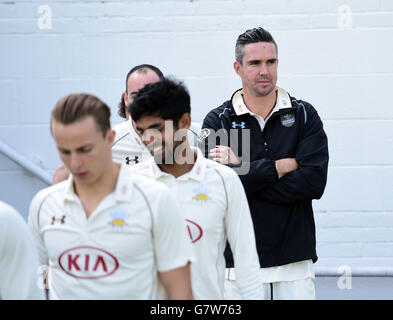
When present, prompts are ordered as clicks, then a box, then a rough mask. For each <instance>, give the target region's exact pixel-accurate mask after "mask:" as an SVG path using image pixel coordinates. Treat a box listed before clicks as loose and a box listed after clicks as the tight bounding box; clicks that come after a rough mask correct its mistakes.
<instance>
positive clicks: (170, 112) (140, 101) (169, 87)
mask: <svg viewBox="0 0 393 320" xmlns="http://www.w3.org/2000/svg"><path fill="white" fill-rule="evenodd" d="M128 112H129V113H130V115H131V118H132V119H133V120H134V121H138V120H139V119H140V118H141V117H142V116H145V115H150V116H158V117H160V118H162V119H165V120H173V121H174V122H175V123H176V122H177V121H178V120H180V118H181V117H182V116H183V114H184V113H191V105H190V94H189V93H188V90H187V88H186V87H185V86H184V84H183V83H182V82H181V81H177V80H175V79H168V78H164V79H163V80H161V81H160V82H155V83H150V84H147V85H146V86H144V87H143V88H142V89H141V90H139V91H138V93H137V94H136V96H135V98H134V101H133V102H132V103H131V104H130V106H129V108H128Z"/></svg>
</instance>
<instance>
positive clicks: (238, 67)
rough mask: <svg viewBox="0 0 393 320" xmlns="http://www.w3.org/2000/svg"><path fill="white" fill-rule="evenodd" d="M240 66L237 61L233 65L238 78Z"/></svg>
mask: <svg viewBox="0 0 393 320" xmlns="http://www.w3.org/2000/svg"><path fill="white" fill-rule="evenodd" d="M241 67H242V66H241V64H240V63H239V62H237V61H235V62H234V63H233V69H235V71H236V73H237V74H238V75H239V76H240V69H241Z"/></svg>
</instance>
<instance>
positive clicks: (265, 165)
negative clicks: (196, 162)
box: [202, 111, 278, 194]
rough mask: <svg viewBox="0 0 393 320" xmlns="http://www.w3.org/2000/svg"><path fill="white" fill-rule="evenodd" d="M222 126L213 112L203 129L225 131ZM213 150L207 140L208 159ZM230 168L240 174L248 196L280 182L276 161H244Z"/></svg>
mask: <svg viewBox="0 0 393 320" xmlns="http://www.w3.org/2000/svg"><path fill="white" fill-rule="evenodd" d="M222 125H223V124H221V121H220V119H219V117H218V115H217V114H216V113H215V112H213V111H211V112H209V113H208V115H207V116H206V117H205V119H204V121H203V124H202V128H203V129H205V128H207V129H211V130H213V131H214V132H217V131H218V130H220V129H224V128H222ZM225 130H227V132H228V131H229V129H228V128H225ZM217 144H218V141H216V145H217ZM211 148H212V145H211V139H210V140H209V139H205V145H204V152H205V157H206V158H207V157H208V155H209V150H210V149H211ZM228 167H230V168H232V169H234V170H235V171H236V173H238V175H239V178H240V180H241V182H242V184H243V186H244V189H245V190H246V192H247V193H248V194H249V193H256V192H259V191H260V190H261V189H263V188H266V187H267V186H270V185H271V184H272V183H274V182H276V181H278V173H277V169H276V165H275V160H272V159H258V160H254V161H248V162H245V161H242V162H241V163H240V164H238V165H228Z"/></svg>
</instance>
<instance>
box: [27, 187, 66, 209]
mask: <svg viewBox="0 0 393 320" xmlns="http://www.w3.org/2000/svg"><path fill="white" fill-rule="evenodd" d="M67 183H68V179H67V180H65V181H62V182H60V183H57V184H55V185H52V186H50V187H47V188H45V189H42V190H40V191H39V192H38V193H37V194H36V195H35V196H34V198H33V200H32V201H31V204H30V215H31V214H39V211H40V210H41V208H42V207H43V205H44V204H45V203H46V202H47V201H48V200H49V199H50V200H52V201H56V202H58V201H59V200H60V199H61V196H62V195H63V194H64V191H65V188H66V185H67Z"/></svg>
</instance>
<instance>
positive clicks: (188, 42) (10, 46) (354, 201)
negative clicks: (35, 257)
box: [0, 0, 393, 267]
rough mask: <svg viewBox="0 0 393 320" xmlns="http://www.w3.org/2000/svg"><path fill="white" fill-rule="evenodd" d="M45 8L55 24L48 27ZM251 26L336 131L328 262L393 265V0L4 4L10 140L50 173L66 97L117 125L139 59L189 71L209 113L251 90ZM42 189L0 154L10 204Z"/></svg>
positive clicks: (3, 73)
mask: <svg viewBox="0 0 393 320" xmlns="http://www.w3.org/2000/svg"><path fill="white" fill-rule="evenodd" d="M41 5H48V6H49V7H50V8H51V10H52V28H51V29H50V30H47V29H39V28H38V24H37V23H38V19H39V17H40V16H41V15H42V14H39V13H38V7H39V6H41ZM343 5H346V6H347V7H348V8H350V9H351V19H350V20H348V19H347V20H345V19H344V20H343V19H342V16H340V14H339V12H341V10H342V9H343V8H345V7H342V6H343ZM345 21H352V27H351V28H345V25H344V26H343V25H342V22H344V23H345ZM340 23H341V24H340ZM254 26H264V27H266V28H267V29H268V30H270V31H271V32H272V33H273V35H274V37H275V38H276V41H277V42H278V46H279V58H280V64H279V83H278V84H279V85H280V86H281V87H283V88H286V89H287V90H288V91H289V92H290V93H291V94H292V95H294V96H295V97H299V98H302V99H304V100H306V101H309V102H310V103H312V104H313V105H314V106H315V107H316V108H317V110H318V111H319V114H320V116H321V118H322V119H323V121H324V124H325V128H326V132H327V134H328V137H329V146H330V157H331V160H330V167H329V181H328V185H327V188H326V192H325V195H324V197H323V198H322V199H321V200H320V201H315V203H314V207H315V209H316V214H315V219H316V224H317V240H318V253H319V257H320V260H319V262H318V265H319V266H330V267H338V266H339V265H342V264H346V265H350V266H353V267H358V266H364V267H367V266H380V267H383V266H392V265H393V197H392V191H393V182H392V181H393V147H392V146H393V105H392V102H391V100H392V99H391V98H390V93H391V91H392V81H393V64H392V63H391V52H392V49H393V42H392V40H391V39H393V1H391V0H346V1H341V0H319V1H312V0H296V1H290V0H263V1H262V0H255V1H247V0H227V1H224V0H215V1H210V0H194V1H190V0H189V1H185V0H172V1H158V0H150V1H143V0H134V1H125V0H124V1H121V0H118V1H94V0H89V1H82V0H80V1H49V0H48V1H29V0H24V1H8V0H7V1H2V0H0V49H1V50H0V98H1V99H0V110H1V116H0V139H1V140H3V141H4V142H7V143H8V144H9V145H10V146H12V147H13V148H15V149H16V150H17V151H19V152H21V153H23V154H25V155H26V156H27V157H29V158H30V159H32V161H34V162H35V163H37V164H39V165H40V166H42V167H43V168H45V169H46V170H47V171H48V172H53V170H54V169H55V168H56V167H57V166H58V164H59V163H60V161H59V158H58V156H57V154H56V150H55V146H54V143H53V141H52V139H51V136H50V132H49V127H48V120H49V113H50V110H51V108H52V107H53V105H54V104H55V102H56V101H57V100H58V99H59V98H60V97H61V96H63V95H66V94H68V93H71V92H82V91H83V92H90V93H93V94H96V95H98V96H99V97H100V98H102V99H103V100H104V101H106V102H107V103H108V104H109V105H110V106H111V107H112V111H113V117H112V122H113V123H117V122H119V121H120V120H121V119H120V118H119V117H118V116H117V114H116V112H117V108H116V106H117V103H118V100H119V97H120V94H121V92H122V90H123V89H124V88H123V87H124V78H125V75H126V73H127V71H128V70H129V69H130V68H131V67H132V66H134V65H136V64H139V63H152V64H155V65H157V66H159V67H160V68H161V69H162V70H163V71H164V73H165V74H171V75H175V76H176V77H178V78H181V79H184V80H185V83H186V85H187V86H188V87H189V89H190V92H191V95H192V107H193V114H192V115H193V119H194V120H195V121H202V120H203V118H204V116H205V114H206V113H207V112H208V111H209V110H210V109H211V108H213V107H216V106H218V105H219V104H221V103H222V102H223V101H224V100H226V99H228V98H229V97H230V95H231V94H232V92H233V91H234V89H236V88H238V87H240V81H239V79H238V78H237V76H236V75H235V73H234V71H233V69H232V63H233V58H234V43H235V40H236V38H237V36H238V34H240V33H241V32H243V31H245V30H246V29H247V28H250V27H254ZM42 187H43V184H42V183H41V182H40V181H38V180H37V179H35V178H33V177H30V176H29V175H27V174H26V173H25V172H24V171H23V170H22V169H21V168H19V167H18V166H17V165H15V164H14V163H12V162H11V161H9V160H8V159H7V158H5V157H4V156H2V155H0V199H2V200H5V201H7V202H9V203H11V204H13V205H14V206H15V207H17V208H18V209H19V210H20V211H21V212H22V213H23V214H24V215H25V216H26V215H27V208H28V204H29V202H30V200H31V198H32V196H33V195H34V193H35V192H36V191H37V190H39V189H40V188H42Z"/></svg>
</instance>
